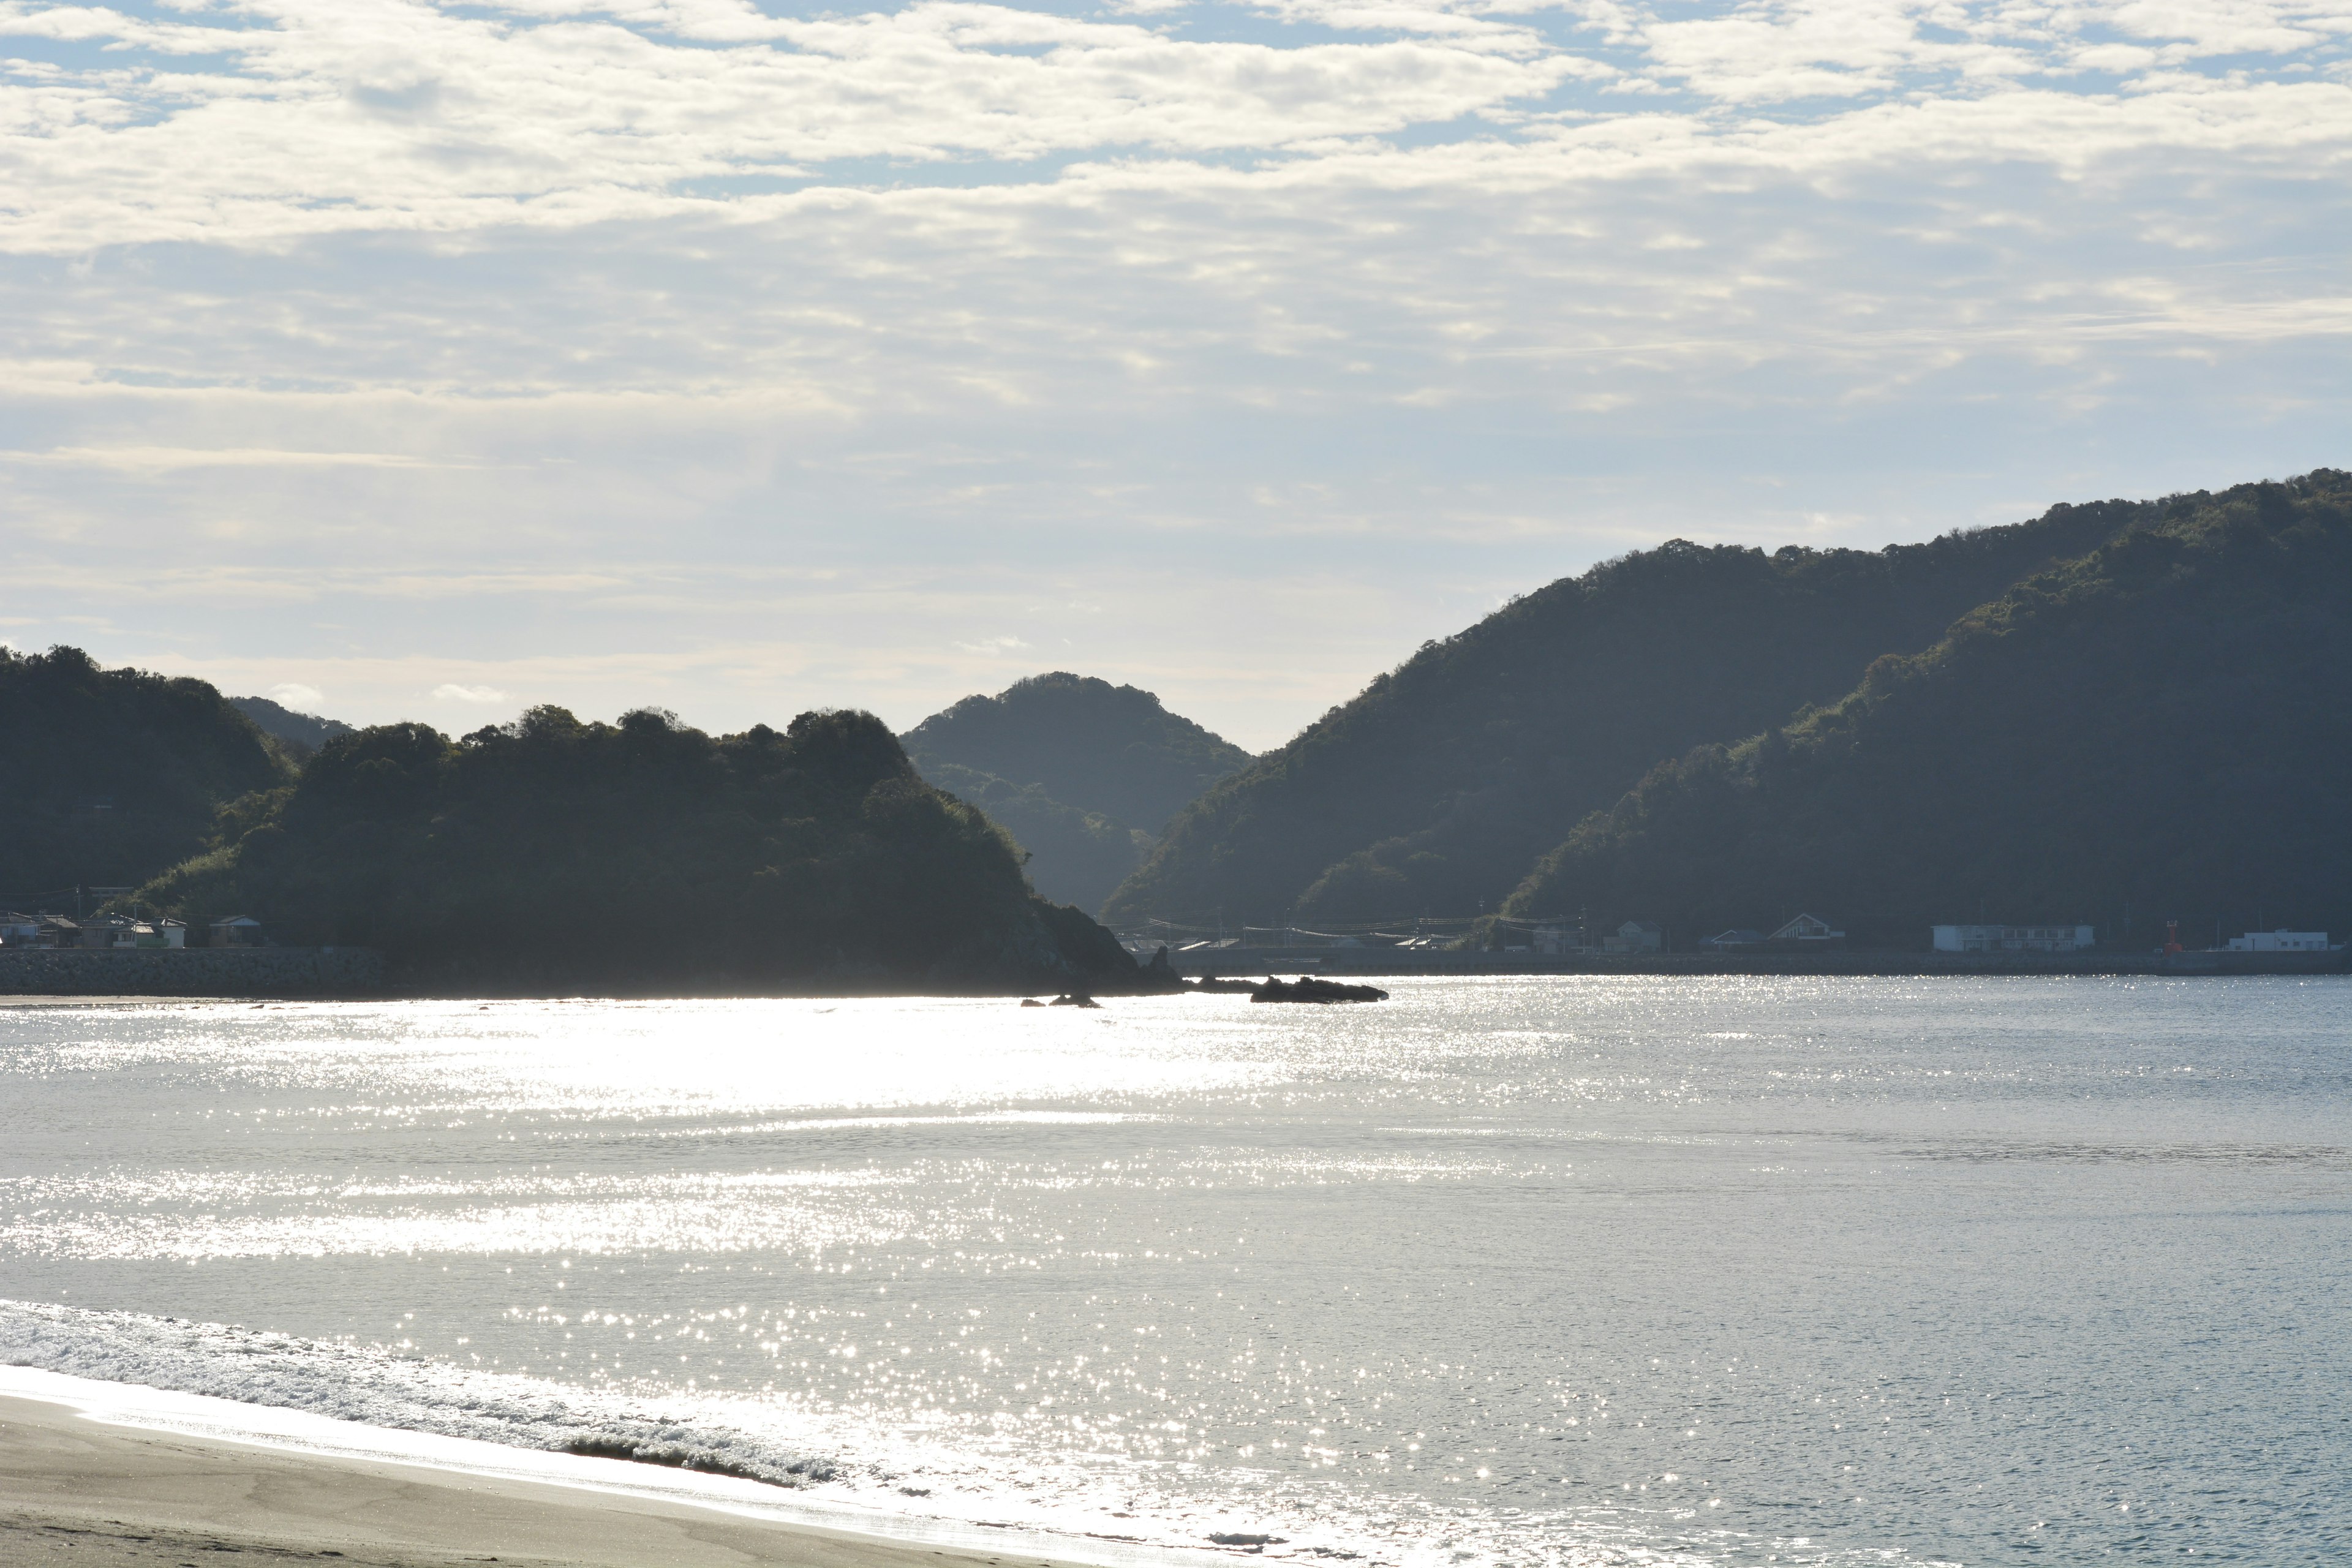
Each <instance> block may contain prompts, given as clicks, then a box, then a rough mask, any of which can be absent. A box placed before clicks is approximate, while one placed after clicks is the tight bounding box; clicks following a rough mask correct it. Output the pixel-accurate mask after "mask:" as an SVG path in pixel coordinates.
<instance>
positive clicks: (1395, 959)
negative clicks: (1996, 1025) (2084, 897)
mask: <svg viewBox="0 0 2352 1568" xmlns="http://www.w3.org/2000/svg"><path fill="white" fill-rule="evenodd" d="M2346 956H2347V955H2346V954H2345V953H2344V952H2175V953H2158V952H1819V953H1801V952H1774V953H1744V954H1738V955H1732V954H1717V953H1696V952H1653V953H1642V954H1638V955H1636V954H1631V953H1626V954H1609V953H1577V954H1564V955H1561V956H1558V957H1553V956H1550V955H1547V954H1543V953H1533V952H1429V951H1426V950H1423V951H1417V952H1397V951H1396V950H1394V949H1393V948H1378V947H1288V948H1286V947H1254V948H1251V947H1229V948H1224V949H1222V950H1220V951H1218V952H1171V953H1170V954H1169V955H1168V962H1169V963H1171V964H1172V965H1173V966H1174V967H1175V970H1176V973H1179V974H1183V975H1201V976H1215V977H1224V978H1253V977H1255V976H1258V975H1263V974H1387V975H1411V974H1681V975H1700V974H2177V975H2189V974H2340V973H2344V972H2345V969H2346V963H2345V959H2346Z"/></svg>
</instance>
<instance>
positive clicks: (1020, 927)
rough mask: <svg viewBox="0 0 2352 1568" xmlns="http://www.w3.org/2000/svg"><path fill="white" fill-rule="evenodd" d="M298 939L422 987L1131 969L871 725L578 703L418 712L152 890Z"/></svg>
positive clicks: (1000, 840)
mask: <svg viewBox="0 0 2352 1568" xmlns="http://www.w3.org/2000/svg"><path fill="white" fill-rule="evenodd" d="M140 897H141V898H142V900H146V901H149V902H152V903H154V904H157V905H161V906H163V908H165V909H166V910H171V911H173V912H175V913H179V914H181V915H183V916H184V917H188V918H192V919H201V918H203V917H205V916H209V915H218V914H222V913H227V912H240V913H249V914H252V915H255V916H257V917H258V918H260V919H262V920H264V921H266V922H268V924H269V926H270V928H271V930H272V931H273V933H274V934H275V935H276V936H277V937H278V939H279V940H281V941H294V942H337V943H341V942H350V943H363V944H368V945H372V946H376V947H380V948H382V949H383V950H384V951H385V952H387V953H388V954H389V955H390V958H391V960H392V962H393V963H394V969H395V973H397V974H398V976H399V977H400V978H401V979H402V981H403V982H404V984H411V985H420V986H430V987H434V988H438V989H451V988H467V989H480V990H487V991H515V990H527V991H545V990H551V989H553V990H574V991H587V992H594V993H605V994H610V993H615V992H618V993H630V992H673V993H675V992H715V993H724V992H740V991H751V992H756V991H765V990H793V989H810V990H832V991H838V990H844V989H848V990H863V989H875V990H913V989H943V990H957V989H1003V988H1020V987H1025V986H1034V985H1039V984H1055V985H1064V984H1072V983H1083V982H1089V981H1091V982H1093V983H1097V984H1115V983H1118V982H1121V981H1124V980H1129V979H1131V978H1132V976H1133V974H1134V972H1135V965H1134V963H1133V961H1132V960H1131V959H1129V957H1128V955H1127V954H1126V953H1125V952H1122V951H1121V950H1120V949H1119V947H1118V943H1117V942H1115V941H1113V940H1112V938H1111V937H1110V935H1109V933H1108V932H1107V931H1104V930H1103V929H1102V928H1101V927H1099V926H1097V925H1096V924H1095V923H1094V922H1093V921H1091V920H1089V919H1087V917H1086V916H1085V915H1084V914H1082V913H1081V912H1079V911H1078V910H1071V909H1066V908H1061V907H1057V906H1055V905H1052V904H1049V903H1047V902H1046V901H1045V900H1042V899H1039V898H1038V897H1037V896H1036V895H1034V893H1032V892H1031V891H1030V890H1029V888H1028V886H1027V885H1026V883H1025V882H1024V879H1023V877H1022V873H1021V869H1020V867H1019V864H1018V861H1017V858H1016V856H1015V854H1014V851H1013V847H1012V846H1011V844H1010V843H1009V842H1008V840H1007V839H1006V838H1005V837H1004V836H1003V834H1002V833H1001V832H999V831H998V830H997V829H996V828H995V827H994V826H992V825H991V824H990V823H989V822H988V821H987V819H986V818H985V817H983V816H982V815H981V814H980V813H979V812H977V811H976V810H974V809H972V808H971V807H970V806H967V805H962V804H960V803H959V802H957V801H955V800H953V799H951V798H950V797H949V796H947V795H942V794H941V793H940V791H938V790H936V789H933V788H932V787H931V786H929V784H925V783H924V782H923V781H922V779H921V778H920V777H919V776H918V775H917V774H916V773H915V771H914V769H913V768H912V767H911V766H910V765H909V764H908V761H907V758H906V754H905V753H904V752H902V751H901V750H900V748H899V745H898V742H897V740H896V739H894V738H893V737H892V735H891V734H890V731H888V729H887V727H885V726H884V725H883V724H882V722H881V721H879V720H877V719H876V718H874V717H873V716H872V715H870V714H866V713H854V712H824V713H806V714H803V715H802V716H801V717H800V718H798V719H796V720H794V721H793V724H792V726H791V728H790V729H789V730H788V731H782V732H779V731H774V730H772V729H769V728H767V727H765V726H760V727H757V728H754V729H752V730H751V731H746V732H744V733H742V734H740V735H727V736H719V737H713V736H710V735H707V734H704V733H702V732H701V731H697V730H692V729H688V728H685V727H683V726H681V725H679V724H677V722H676V721H674V720H673V719H671V718H670V717H669V716H667V715H666V714H663V713H659V712H655V711H641V712H636V713H631V714H628V715H626V716H625V717H624V718H623V719H622V720H621V721H620V722H619V723H618V724H603V723H588V722H583V721H580V720H578V719H576V718H574V717H573V716H572V714H570V713H568V712H566V711H564V710H562V709H560V708H551V707H543V708H537V709H533V710H530V712H528V713H526V714H525V715H524V716H523V717H522V718H521V719H520V720H519V721H516V722H515V723H513V724H509V725H505V726H501V727H497V728H491V729H485V730H480V731H476V732H475V733H473V734H470V735H467V736H465V737H464V738H462V739H460V740H456V741H452V740H450V739H448V738H446V737H445V736H443V735H441V734H440V733H439V732H437V731H434V730H432V729H429V728H427V727H426V726H425V725H422V724H393V725H385V726H381V727H378V728H374V729H369V730H363V731H359V732H357V733H355V734H351V735H346V736H341V737H338V738H336V739H333V740H331V741H329V742H327V743H326V744H325V745H323V746H322V747H320V750H319V752H318V753H317V755H316V756H314V757H313V758H312V759H311V760H310V763H309V764H308V765H307V766H306V767H305V768H304V769H303V771H302V773H301V775H300V778H299V781H298V782H296V783H294V784H290V785H288V786H286V787H283V788H280V789H277V790H275V791H272V792H270V793H268V794H267V795H261V796H257V797H253V798H249V799H247V800H246V801H243V802H240V803H238V805H236V807H234V808H233V809H232V811H231V812H230V813H229V815H228V817H227V818H226V821H225V823H224V839H223V842H222V845H221V847H219V848H218V849H216V850H215V851H213V852H212V853H209V854H207V855H205V856H203V857H200V858H196V859H194V860H191V861H189V862H188V863H187V864H185V865H184V866H181V867H179V868H176V869H174V870H173V871H172V872H170V873H169V874H168V875H166V876H164V877H163V878H161V879H158V880H157V881H155V882H154V883H153V884H152V885H151V886H149V887H148V888H146V889H142V892H141V894H140Z"/></svg>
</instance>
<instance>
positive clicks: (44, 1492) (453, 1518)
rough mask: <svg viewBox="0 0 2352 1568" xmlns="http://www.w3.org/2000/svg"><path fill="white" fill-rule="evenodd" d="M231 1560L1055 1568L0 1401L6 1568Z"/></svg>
mask: <svg viewBox="0 0 2352 1568" xmlns="http://www.w3.org/2000/svg"><path fill="white" fill-rule="evenodd" d="M240 1555H242V1556H247V1557H250V1558H253V1559H255V1560H257V1561H258V1562H266V1563H285V1562H300V1563H311V1562H316V1563H335V1564H338V1565H339V1568H346V1565H347V1568H450V1565H454V1564H458V1563H521V1564H550V1563H577V1564H583V1565H593V1568H721V1565H729V1564H742V1563H794V1564H803V1565H805V1568H1064V1565H1062V1564H1058V1563H1048V1562H1045V1561H1043V1560H1040V1559H1037V1558H1034V1557H1027V1556H1017V1555H1005V1554H998V1555H995V1556H989V1555H986V1554H983V1553H979V1552H964V1551H957V1550H953V1549H940V1550H933V1549H929V1548H926V1547H921V1546H912V1545H904V1544H898V1543H891V1542H877V1541H872V1540H869V1539H866V1538H863V1537H858V1536H854V1535H848V1534H844V1533H840V1532H836V1531H825V1530H820V1529H814V1528H811V1527H804V1526H796V1525H789V1524H779V1523H772V1522H768V1521H756V1520H747V1519H740V1518H734V1517H730V1516H729V1515H727V1514H725V1513H721V1512H718V1511H716V1510H703V1509H697V1508H693V1507H690V1506H686V1505H679V1504H670V1503H665V1502H660V1501H656V1500H646V1499H640V1498H633V1497H624V1496H618V1495H614V1494H611V1493H605V1492H598V1491H592V1490H586V1489H578V1488H572V1487H562V1486H551V1485H536V1484H533V1483H530V1482H527V1481H511V1480H507V1479H499V1478H477V1477H471V1476H465V1475H459V1474H455V1473H452V1472H449V1471H446V1470H439V1469H433V1468H425V1467H417V1466H407V1465H394V1464H382V1463H373V1462H364V1461H358V1460H346V1459H338V1458H323V1457H314V1456H310V1455H306V1454H299V1453H289V1452H284V1451H280V1450H277V1449H271V1448H263V1447H247V1446H244V1445H241V1444H232V1443H219V1442H211V1441H206V1440H203V1439H199V1438H192V1437H184V1436H179V1435H177V1434H168V1433H156V1432H148V1431H141V1430H138V1429H134V1428H128V1427H121V1426H108V1425H105V1424H102V1423H100V1422H97V1421H92V1420H89V1419H88V1418H87V1417H84V1416H82V1415H77V1414H76V1413H74V1412H73V1411H72V1410H70V1409H68V1408H66V1407H63V1406H60V1405H49V1404H44V1403H40V1402H37V1401H33V1400H22V1399H5V1398H0V1562H5V1563H7V1564H8V1565H9V1568H101V1565H103V1568H113V1565H115V1564H122V1565H125V1568H128V1565H131V1564H137V1565H139V1568H145V1565H146V1564H150V1563H155V1564H171V1565H175V1568H214V1565H215V1564H219V1563H227V1562H232V1561H234V1560H235V1559H236V1557H238V1556H240Z"/></svg>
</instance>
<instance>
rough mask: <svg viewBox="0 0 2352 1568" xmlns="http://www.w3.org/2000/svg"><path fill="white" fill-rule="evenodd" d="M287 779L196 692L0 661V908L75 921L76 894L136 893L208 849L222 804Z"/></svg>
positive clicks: (26, 659) (83, 669) (161, 682)
mask: <svg viewBox="0 0 2352 1568" xmlns="http://www.w3.org/2000/svg"><path fill="white" fill-rule="evenodd" d="M288 772H289V765H288V762H287V759H286V757H285V755H284V753H283V752H280V751H279V749H278V747H277V746H275V745H274V744H273V743H272V742H270V741H268V739H266V738H265V737H264V736H263V734H262V732H261V731H259V730H257V729H256V728H255V727H254V726H253V725H252V723H250V722H249V721H247V719H246V718H245V716H244V715H243V714H241V713H239V712H237V711H236V709H234V708H232V707H231V706H229V704H228V703H227V702H226V700H223V698H222V697H221V694H220V693H219V692H218V691H215V690H214V689H213V688H212V687H210V686H208V685H206V684H205V682H204V681H201V680H190V679H167V678H165V677H163V676H160V675H151V674H149V673H147V672H146V671H144V670H138V669H100V668H99V667H98V665H97V663H96V661H94V660H93V659H91V658H90V657H89V655H88V654H86V653H84V652H82V651H81V650H80V649H79V648H73V647H57V648H52V649H50V650H49V651H48V652H47V653H46V654H20V653H16V652H13V651H10V650H7V649H5V648H0V820H5V822H6V823H7V825H8V830H7V832H6V833H5V834H0V905H15V904H26V903H34V902H46V903H47V906H48V907H50V908H52V909H60V910H67V911H70V910H72V908H73V894H72V891H71V889H73V888H74V887H75V886H77V885H80V886H85V887H87V886H91V885H97V886H109V885H111V886H121V887H128V886H132V885H135V884H137V883H140V882H143V881H145V880H146V879H148V878H150V877H152V876H154V875H155V874H156V873H157V872H159V871H161V870H163V869H164V868H166V867H169V866H171V865H173V863H175V862H177V861H179V860H182V859H184V858H186V857H188V856H190V855H193V854H194V853H195V852H196V851H197V850H198V849H200V848H201V847H203V846H204V844H205V837H206V835H207V834H208V833H209V832H210V831H211V830H212V826H213V813H214V811H215V809H216V808H217V807H218V806H219V805H221V803H223V802H224V801H227V800H230V799H233V798H235V797H236V796H238V795H245V794H247V793H248V792H249V791H253V790H264V789H269V788H271V787H273V786H275V785H277V784H280V783H282V782H283V781H284V780H285V778H286V777H287V776H288ZM60 890H62V891H60ZM45 893H46V894H49V895H51V896H50V897H49V898H47V900H41V899H39V897H38V895H41V894H45Z"/></svg>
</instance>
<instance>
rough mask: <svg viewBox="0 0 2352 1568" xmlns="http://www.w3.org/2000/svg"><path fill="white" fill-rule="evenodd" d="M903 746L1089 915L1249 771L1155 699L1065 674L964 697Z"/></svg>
mask: <svg viewBox="0 0 2352 1568" xmlns="http://www.w3.org/2000/svg"><path fill="white" fill-rule="evenodd" d="M900 739H901V740H902V741H903V742H904V743H905V745H906V748H907V753H908V757H909V758H910V759H912V761H913V762H914V763H915V766H916V767H917V768H918V769H919V770H920V771H921V773H922V775H923V777H924V778H926V779H927V780H929V782H930V783H932V784H937V785H938V786H939V787H940V788H941V789H944V790H948V791H950V793H952V794H954V795H958V796H961V798H962V799H964V800H966V801H969V802H971V804H972V805H977V806H979V807H980V808H981V809H982V811H984V812H986V813H987V814H988V816H990V817H991V818H992V820H994V821H995V822H996V823H997V824H998V825H999V826H1002V827H1003V828H1004V829H1005V830H1006V831H1007V832H1009V833H1011V834H1012V835H1013V837H1014V838H1016V839H1018V840H1019V841H1020V844H1021V847H1022V848H1023V849H1024V850H1025V851H1026V852H1027V853H1028V854H1029V857H1030V859H1029V863H1028V871H1029V876H1030V879H1031V880H1032V881H1033V882H1034V883H1035V885H1036V888H1037V890H1038V891H1039V892H1041V893H1044V894H1045V895H1046V896H1047V897H1048V898H1052V899H1055V900H1064V901H1066V902H1069V903H1074V904H1077V905H1080V906H1082V907H1084V908H1087V909H1095V908H1097V907H1098V906H1099V905H1100V904H1101V903H1102V901H1103V900H1104V899H1105V898H1107V897H1108V895H1109V893H1110V890H1111V889H1113V888H1115V887H1117V886H1118V884H1119V882H1120V881H1121V879H1124V878H1125V877H1126V876H1127V875H1128V874H1129V872H1131V871H1133V870H1134V869H1135V868H1136V867H1137V866H1138V865H1139V864H1140V863H1141V862H1142V860H1143V858H1145V857H1146V856H1147V855H1148V854H1150V850H1151V847H1152V845H1153V844H1154V842H1155V841H1156V836H1157V835H1158V833H1159V831H1160V827H1161V826H1164V825H1165V824H1166V822H1167V820H1168V819H1169V817H1171V816H1173V815H1174V814H1175V813H1176V812H1177V811H1178V810H1179V809H1181V807H1182V806H1183V805H1185V804H1186V803H1188V802H1190V801H1191V800H1192V799H1193V798H1194V797H1195V796H1196V795H1200V793H1201V792H1202V790H1205V789H1207V788H1208V787H1209V786H1210V785H1212V784H1215V783H1216V782H1217V781H1218V780H1220V779H1223V778H1225V777H1227V776H1229V775H1230V774H1232V773H1234V771H1235V770H1236V769H1239V768H1242V767H1244V766H1245V765H1247V763H1249V760H1250V757H1249V753H1248V752H1244V751H1243V750H1242V749H1241V748H1240V747H1239V746H1236V745H1234V744H1232V743H1231V742H1227V741H1224V740H1222V739H1220V738H1219V737H1217V736H1216V735H1213V734H1211V733H1210V732H1209V731H1206V730H1204V729H1202V727H1201V726H1200V725H1198V724H1195V723H1193V722H1192V721H1191V720H1189V719H1185V718H1181V717H1180V716H1178V715H1176V714H1173V713H1171V712H1169V711H1168V710H1167V709H1165V708H1164V707H1162V706H1161V705H1160V699H1159V698H1157V697H1155V696H1153V695H1152V694H1151V693H1150V692H1149V691H1143V690H1139V689H1137V688H1135V687H1132V686H1113V685H1111V684H1110V683H1109V682H1108V681H1107V680H1097V679H1093V678H1092V677H1087V676H1077V675H1071V674H1068V673H1066V672H1062V671H1056V672H1055V673H1053V674H1050V675H1038V676H1032V677H1031V678H1029V679H1026V680H1023V681H1019V682H1016V683H1015V684H1014V685H1013V686H1011V687H1008V688H1007V689H1005V690H1003V691H1002V692H1000V693H998V694H997V695H996V696H994V697H967V698H965V699H964V700H962V701H961V702H958V703H957V704H955V705H954V706H953V707H951V708H949V709H947V710H944V711H942V712H940V713H935V714H933V715H932V716H931V717H930V718H929V719H926V720H925V721H923V722H922V723H920V724H918V725H917V726H915V728H914V729H912V730H910V731H908V732H907V733H906V734H905V735H904V736H902V737H900Z"/></svg>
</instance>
